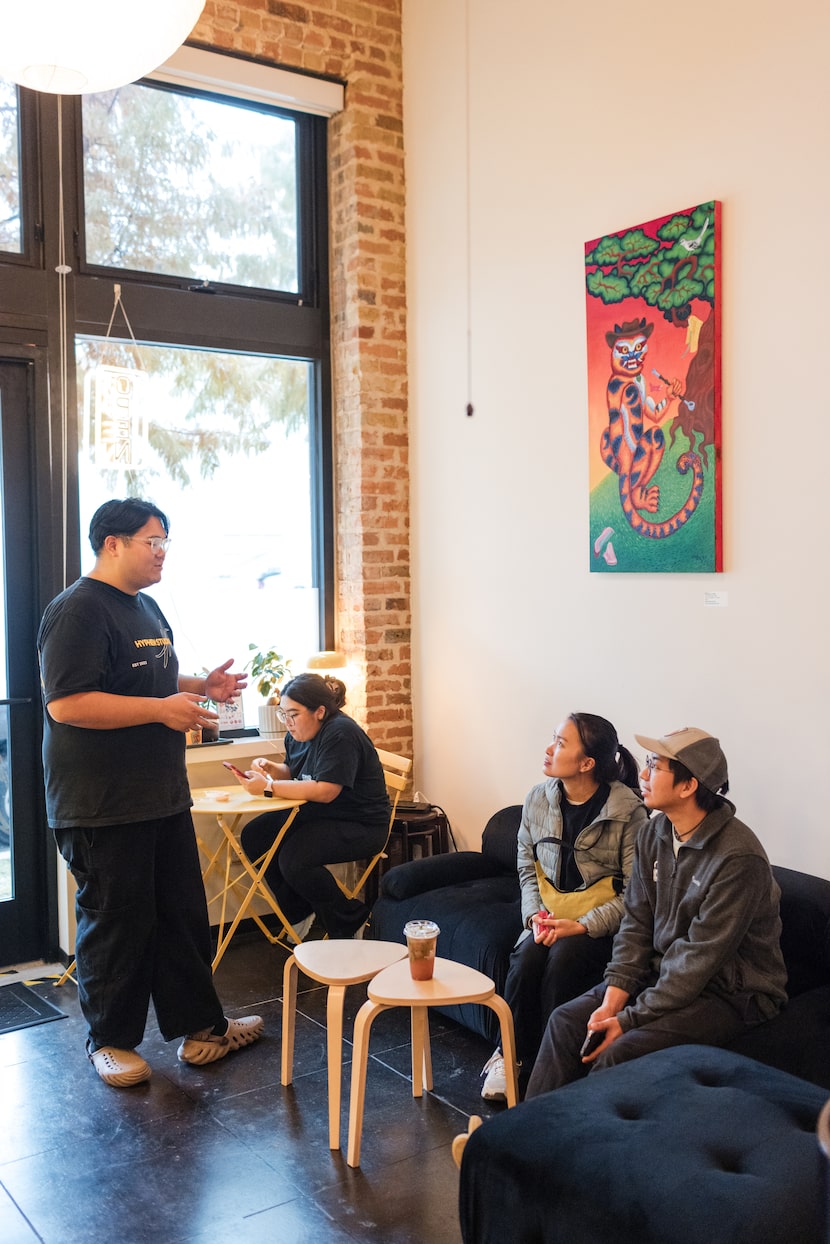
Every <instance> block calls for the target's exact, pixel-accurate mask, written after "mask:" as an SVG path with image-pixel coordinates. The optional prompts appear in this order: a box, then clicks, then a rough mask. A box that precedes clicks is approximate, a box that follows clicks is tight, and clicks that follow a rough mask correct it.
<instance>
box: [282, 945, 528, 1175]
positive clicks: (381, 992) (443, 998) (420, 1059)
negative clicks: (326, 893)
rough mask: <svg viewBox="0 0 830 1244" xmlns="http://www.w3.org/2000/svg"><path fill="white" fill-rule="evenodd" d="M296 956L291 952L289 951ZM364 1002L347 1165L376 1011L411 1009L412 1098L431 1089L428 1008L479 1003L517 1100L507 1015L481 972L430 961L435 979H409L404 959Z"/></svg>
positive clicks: (355, 1140)
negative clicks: (493, 1018)
mask: <svg viewBox="0 0 830 1244" xmlns="http://www.w3.org/2000/svg"><path fill="white" fill-rule="evenodd" d="M295 953H296V951H295ZM368 994H369V998H368V1001H366V1002H364V1004H363V1006H362V1007H361V1008H360V1010H359V1011H358V1013H357V1018H356V1019H355V1022H354V1054H353V1056H352V1091H351V1102H350V1106H349V1146H348V1153H347V1159H346V1160H347V1162H348V1164H349V1166H359V1165H360V1140H361V1135H362V1132H363V1104H364V1098H365V1094H366V1068H367V1062H368V1057H369V1033H370V1029H371V1027H372V1022H373V1020H374V1018H375V1016H376V1015H380V1013H381V1011H387V1010H389V1009H390V1007H393V1006H408V1007H410V1008H411V1011H412V1096H413V1097H420V1096H421V1095H422V1094H423V1089H424V1084H426V1087H427V1088H428V1089H431V1088H432V1056H431V1053H430V1048H429V1020H428V1016H427V1010H428V1008H429V1007H431V1006H453V1005H455V1004H457V1003H463V1002H480V1003H481V1004H482V1005H483V1006H489V1007H490V1009H491V1010H492V1011H495V1013H496V1015H498V1017H499V1024H500V1026H501V1050H502V1053H503V1054H504V1070H505V1075H506V1078H507V1103H508V1105H510V1106H515V1105H516V1103H517V1101H518V1093H517V1086H516V1043H515V1039H514V1036H513V1016H512V1014H511V1012H510V1007H509V1006H508V1005H507V1003H506V1002H505V1000H504V998H500V997H499V996H498V994H497V993H496V986H495V985H494V983H493V982H492V981H491V980H490V977H489V976H485V975H484V973H483V972H476V971H475V969H474V968H468V967H465V966H464V964H462V963H453V962H452V960H451V959H436V960H435V975H434V976H433V978H432V980H429V981H414V980H413V979H412V977H411V975H410V972H409V959H408V957H407V958H406V959H405V960H403V961H401V962H398V963H393V964H392V966H391V967H387V968H384V970H383V971H382V972H379V973H378V975H377V976H376V977H375V978H374V980H373V981H372V982H371V984H370V985H369V989H368Z"/></svg>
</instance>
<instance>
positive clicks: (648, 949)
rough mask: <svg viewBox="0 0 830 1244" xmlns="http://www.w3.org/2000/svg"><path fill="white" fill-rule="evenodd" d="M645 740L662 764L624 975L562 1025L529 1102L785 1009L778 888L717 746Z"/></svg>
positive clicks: (626, 924) (630, 901)
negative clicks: (739, 808)
mask: <svg viewBox="0 0 830 1244" xmlns="http://www.w3.org/2000/svg"><path fill="white" fill-rule="evenodd" d="M635 738H636V739H637V742H638V743H639V744H640V745H641V746H642V747H645V748H646V749H647V750H648V752H649V755H648V757H647V759H646V763H645V765H644V767H643V769H642V771H641V773H640V787H641V789H642V792H643V801H644V803H645V805H646V807H647V808H649V809H650V810H651V811H652V812H653V814H654V815H652V817H651V819H650V820H649V821H648V822H647V824H646V825H645V826H644V827H643V828H642V830H641V831H640V834H639V837H638V841H637V847H636V853H635V857H634V866H633V870H632V873H631V880H630V881H629V883H628V886H627V887H626V891H625V914H624V916H623V920H622V924H621V926H620V930H619V933H618V934H617V936H616V938H615V940H614V946H613V950H612V954H611V962H610V963H609V965H608V967H607V968H606V969H605V981H604V984H601V985H597V986H596V988H594V989H592V990H590V991H589V992H588V993H586V994H583V995H582V997H580V998H576V999H574V1001H572V1002H567V1003H565V1004H564V1005H563V1006H560V1007H558V1008H557V1009H556V1010H555V1011H554V1012H553V1014H552V1015H551V1017H550V1020H549V1022H548V1027H547V1030H546V1032H545V1036H544V1039H543V1041H542V1048H541V1050H540V1052H539V1057H538V1059H537V1061H536V1065H535V1067H534V1069H533V1073H532V1075H531V1078H530V1083H529V1085H528V1090H527V1097H535V1096H538V1095H539V1094H540V1093H544V1092H547V1091H548V1090H549V1089H554V1088H559V1087H560V1086H561V1085H563V1084H568V1083H570V1082H571V1081H572V1080H577V1079H579V1078H580V1077H581V1076H584V1075H587V1074H588V1072H589V1071H590V1070H592V1069H593V1068H597V1069H600V1068H605V1067H612V1066H614V1065H615V1064H617V1063H622V1062H627V1061H628V1060H629V1059H632V1058H639V1057H640V1056H641V1055H642V1054H648V1053H651V1051H652V1050H657V1049H662V1048H664V1047H666V1046H670V1045H683V1044H686V1043H693V1044H705V1045H727V1044H728V1043H729V1042H730V1041H732V1040H734V1039H735V1038H736V1037H737V1036H738V1035H739V1034H740V1033H741V1032H743V1031H744V1030H745V1029H747V1028H751V1027H754V1026H755V1025H756V1024H758V1023H761V1022H762V1021H763V1020H766V1019H771V1018H772V1016H773V1015H775V1014H776V1013H777V1012H778V1011H779V1010H780V1009H781V1006H782V1004H783V1003H784V1001H785V999H786V993H785V989H784V986H785V984H786V979H787V974H786V970H785V968H784V960H783V958H782V955H781V948H780V943H779V939H780V934H781V921H780V919H779V915H778V900H779V889H778V886H777V885H776V883H775V880H774V879H773V876H772V872H771V870H770V866H769V860H768V859H767V856H766V854H765V852H764V849H763V847H762V846H761V844H760V842H759V841H758V839H757V838H756V837H755V835H754V834H753V832H752V830H751V829H749V828H748V827H747V826H746V825H744V824H743V822H741V821H739V820H738V818H737V817H736V816H735V808H734V805H733V804H732V803H730V802H729V800H728V799H726V798H725V797H724V796H725V794H726V792H727V790H728V789H729V779H728V773H727V767H726V757H725V756H724V754H723V752H722V751H721V747H720V744H719V742H718V740H717V739H716V738H713V737H712V735H710V734H707V733H706V732H705V731H704V730H698V729H696V728H694V727H686V728H685V729H683V730H676V731H674V733H672V734H667V735H665V736H664V737H663V738H658V739H653V738H647V737H645V736H643V735H639V734H638V735H635ZM589 1034H595V1035H594V1037H593V1042H594V1047H593V1050H592V1051H591V1052H590V1053H583V1052H582V1051H583V1044H584V1043H585V1041H586V1038H587V1037H588V1036H589ZM597 1043H598V1044H597Z"/></svg>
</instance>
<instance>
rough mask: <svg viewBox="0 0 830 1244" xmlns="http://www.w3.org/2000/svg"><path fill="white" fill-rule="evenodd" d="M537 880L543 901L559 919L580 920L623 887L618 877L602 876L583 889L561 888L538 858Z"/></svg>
mask: <svg viewBox="0 0 830 1244" xmlns="http://www.w3.org/2000/svg"><path fill="white" fill-rule="evenodd" d="M536 880H537V881H538V883H539V893H540V894H541V896H542V902H543V903H544V904H545V907H546V908H547V910H548V911H549V912H550V913H551V915H553V916H554V917H555V918H556V919H557V920H578V919H579V917H580V916H584V915H586V914H587V913H588V912H589V911H593V910H594V908H595V907H601V906H602V904H603V903H610V901H611V899H612V898H614V896H615V895H617V894H619V893H620V891H621V889H622V882H621V881H620V880H619V879H618V878H617V877H601V878H600V879H599V881H595V882H594V884H593V885H589V886H585V887H584V888H583V889H581V890H559V889H557V888H556V886H555V885H554V884H553V882H552V881H550V880H549V878H547V877H546V876H545V874H544V873H543V872H542V865H541V864H540V863H539V861H538V860H536Z"/></svg>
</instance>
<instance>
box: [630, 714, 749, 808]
mask: <svg viewBox="0 0 830 1244" xmlns="http://www.w3.org/2000/svg"><path fill="white" fill-rule="evenodd" d="M634 738H635V739H636V740H637V742H638V743H639V744H640V746H641V747H645V748H646V750H647V751H650V752H654V754H655V756H665V757H666V758H667V759H668V760H679V761H680V763H681V764H682V765H685V766H686V768H687V769H688V770H689V772H690V773H691V774H692V776H693V777H696V778H697V780H698V782H700V784H701V786H705V787H706V788H707V790H711V791H715V792H717V791H719V790H720V788H721V787H722V786H724V785H725V784H726V783H727V782H728V781H729V773H728V771H727V768H726V757H725V756H724V754H723V752H722V751H721V746H720V743H719V742H718V740H717V739H716V738H714V736H713V735H711V734H707V733H706V731H705V730H698V729H697V727H696V726H684V727H683V729H682V730H672V731H671V733H670V734H664V735H662V737H661V738H659V739H650V738H647V737H646V736H645V735H644V734H635V735H634Z"/></svg>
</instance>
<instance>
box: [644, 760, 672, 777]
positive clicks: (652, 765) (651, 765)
mask: <svg viewBox="0 0 830 1244" xmlns="http://www.w3.org/2000/svg"><path fill="white" fill-rule="evenodd" d="M658 760H659V757H658V756H646V764H645V767H646V768H647V769H648V771H649V773H654V771H655V770H656V771H657V772H658V773H668V771H669V769H668V765H667V766H666V768H665V769H661V768H660V766H659V765H658V763H657V761H658Z"/></svg>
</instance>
